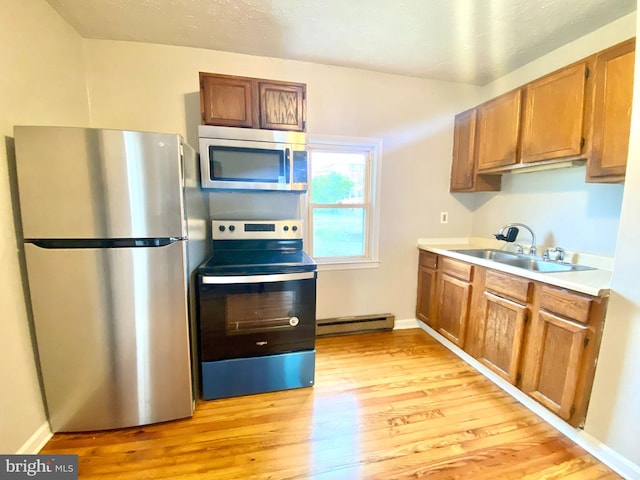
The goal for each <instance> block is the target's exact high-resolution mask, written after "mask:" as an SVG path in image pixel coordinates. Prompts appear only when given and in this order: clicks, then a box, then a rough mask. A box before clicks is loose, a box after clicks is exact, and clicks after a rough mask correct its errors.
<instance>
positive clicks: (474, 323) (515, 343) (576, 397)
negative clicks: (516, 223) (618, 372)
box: [416, 251, 608, 426]
mask: <svg viewBox="0 0 640 480" xmlns="http://www.w3.org/2000/svg"><path fill="white" fill-rule="evenodd" d="M607 299H608V297H596V296H590V295H585V294H582V293H578V292H574V291H568V290H565V289H562V288H559V287H555V286H551V285H548V284H546V283H543V282H539V281H533V280H530V279H528V278H525V277H520V276H518V275H512V274H510V273H505V272H501V271H497V270H493V269H490V268H485V267H482V266H479V265H473V264H470V263H466V262H463V261H460V260H457V259H452V258H450V257H447V256H441V255H436V254H434V253H432V252H426V251H421V253H420V266H419V273H418V299H417V307H416V312H417V316H418V318H419V319H420V320H422V321H424V322H425V323H427V324H428V325H429V326H430V327H431V328H433V329H434V330H436V331H437V332H438V333H440V334H441V335H442V336H444V337H445V338H447V339H448V340H450V341H451V342H453V343H454V344H455V345H457V346H458V347H460V348H463V349H464V350H465V351H466V352H467V353H469V354H470V355H471V356H473V357H474V358H476V359H477V360H478V361H479V362H481V363H482V364H484V365H485V366H487V367H488V368H489V369H491V370H493V371H494V372H496V373H497V374H498V375H500V376H501V377H503V378H505V379H506V380H507V381H509V382H511V383H512V384H513V385H515V386H517V387H518V388H520V389H521V390H522V391H523V392H525V393H526V394H528V395H529V396H531V397H532V398H534V399H535V400H537V401H538V402H539V403H540V404H542V405H544V406H545V407H546V408H548V409H549V410H551V411H552V412H554V413H555V414H557V415H558V416H559V417H561V418H563V419H564V420H566V421H567V422H568V423H569V424H571V425H573V426H580V425H582V423H583V422H584V419H585V416H586V412H587V406H588V403H589V396H590V394H591V388H592V385H593V378H594V374H595V367H596V360H597V356H598V351H599V348H600V339H601V337H602V329H603V326H604V316H605V312H606V305H607Z"/></svg>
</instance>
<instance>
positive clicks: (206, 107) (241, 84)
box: [200, 73, 254, 127]
mask: <svg viewBox="0 0 640 480" xmlns="http://www.w3.org/2000/svg"><path fill="white" fill-rule="evenodd" d="M253 101H254V99H253V93H252V82H251V79H248V78H242V77H233V76H229V75H215V74H203V73H200V110H201V114H202V123H203V124H204V125H223V126H228V127H252V126H253V125H254V118H253V116H254V106H253Z"/></svg>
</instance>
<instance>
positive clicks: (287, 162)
mask: <svg viewBox="0 0 640 480" xmlns="http://www.w3.org/2000/svg"><path fill="white" fill-rule="evenodd" d="M292 175H293V169H292V168H291V148H290V147H287V148H285V149H284V178H286V179H287V183H288V184H289V185H291V183H292V182H293V178H292Z"/></svg>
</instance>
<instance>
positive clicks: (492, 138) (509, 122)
mask: <svg viewBox="0 0 640 480" xmlns="http://www.w3.org/2000/svg"><path fill="white" fill-rule="evenodd" d="M521 106H522V90H521V89H517V90H513V91H511V92H507V93H505V94H503V95H500V96H499V97H497V98H494V99H493V100H490V101H488V102H486V103H483V104H482V105H480V106H478V127H477V128H478V144H477V145H478V147H477V148H478V171H479V172H482V171H484V170H491V169H495V168H496V167H506V166H509V165H515V164H516V163H517V161H518V148H519V142H520V109H521Z"/></svg>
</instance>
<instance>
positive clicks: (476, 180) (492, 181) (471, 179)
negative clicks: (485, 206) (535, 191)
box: [449, 108, 501, 192]
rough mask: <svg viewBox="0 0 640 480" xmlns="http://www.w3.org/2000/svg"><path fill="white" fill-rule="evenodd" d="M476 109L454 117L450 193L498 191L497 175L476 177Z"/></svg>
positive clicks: (499, 180)
mask: <svg viewBox="0 0 640 480" xmlns="http://www.w3.org/2000/svg"><path fill="white" fill-rule="evenodd" d="M477 118H478V111H477V109H475V108H474V109H471V110H467V111H466V112H462V113H459V114H458V115H456V118H455V123H454V129H453V162H452V163H451V184H450V188H449V191H451V192H486V191H497V190H500V182H501V177H500V176H499V175H478V174H477V171H476V170H477V169H476V123H477Z"/></svg>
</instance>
